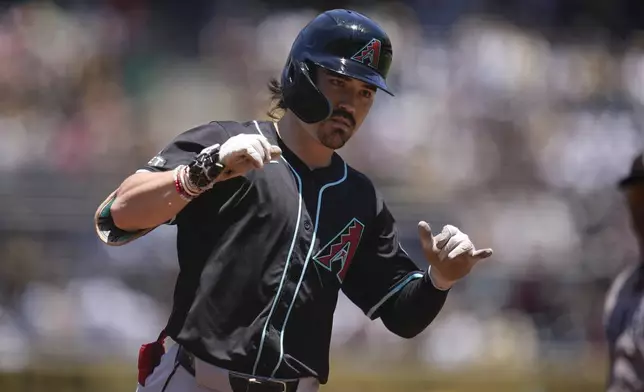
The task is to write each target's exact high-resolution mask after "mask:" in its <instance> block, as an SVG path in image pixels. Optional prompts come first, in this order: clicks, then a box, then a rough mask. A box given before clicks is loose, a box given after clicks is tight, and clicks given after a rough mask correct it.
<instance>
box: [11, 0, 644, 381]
mask: <svg viewBox="0 0 644 392" xmlns="http://www.w3.org/2000/svg"><path fill="white" fill-rule="evenodd" d="M1 4H2V5H1V6H0V7H1V8H0V216H1V218H0V370H4V371H5V372H6V373H7V374H9V373H11V372H22V371H27V369H31V368H33V367H37V368H42V367H43V366H44V367H51V366H52V365H65V366H66V365H70V366H72V365H74V364H80V363H83V364H96V365H97V366H103V364H105V363H110V364H114V363H117V364H121V365H123V366H125V367H130V368H131V369H130V370H132V369H134V366H135V362H134V361H135V357H136V355H137V352H138V346H139V345H140V344H141V343H143V342H146V341H149V340H151V339H154V338H155V337H156V334H157V331H158V329H159V328H161V327H162V326H163V325H164V322H165V319H166V317H167V314H168V310H169V305H170V302H169V301H170V299H171V294H172V289H173V284H174V277H175V274H176V265H175V259H174V239H173V232H174V231H173V230H174V229H173V228H171V227H162V228H159V229H157V230H155V231H154V232H152V233H151V234H149V235H148V236H147V237H145V238H143V239H141V240H139V241H137V242H135V243H132V244H129V245H127V246H126V247H123V248H108V247H105V246H102V245H101V244H99V242H98V240H97V239H96V237H95V235H94V232H93V228H92V215H93V213H94V210H95V208H96V207H97V205H98V204H99V203H100V202H101V201H102V199H103V198H104V197H105V196H106V195H107V193H108V192H110V191H111V190H112V189H113V188H114V187H115V186H117V185H118V183H119V182H120V181H121V180H122V179H123V178H124V177H125V176H127V175H128V174H130V173H132V172H133V171H134V170H136V169H137V168H138V167H139V166H140V165H142V164H144V163H145V162H147V160H148V159H149V158H150V157H152V156H153V155H155V153H156V152H157V151H158V150H159V149H160V148H162V147H163V146H164V145H165V144H166V143H167V142H168V141H169V140H170V139H171V138H172V137H173V136H174V135H176V134H178V133H180V132H182V131H184V130H186V129H188V128H190V127H192V126H194V125H197V124H200V123H203V122H207V121H210V120H215V119H219V120H223V119H235V120H248V119H253V118H260V117H261V118H266V115H265V112H266V110H267V109H268V107H267V102H268V101H267V99H268V90H267V88H266V83H267V82H268V79H269V78H270V77H273V76H276V75H278V73H279V71H280V70H281V67H282V66H283V64H284V60H285V56H286V54H287V52H288V50H289V48H290V44H291V42H292V40H293V39H294V37H295V34H296V33H297V31H298V30H299V29H300V28H301V27H302V26H303V25H304V24H305V23H306V22H307V21H308V20H309V19H311V18H312V17H313V16H314V15H316V14H317V13H318V12H319V11H321V10H323V9H328V8H335V7H347V8H354V9H356V10H358V11H362V12H365V13H367V14H368V15H370V16H371V17H373V18H374V19H376V20H378V21H379V22H381V24H382V25H383V26H384V27H385V28H386V29H387V30H388V31H389V32H390V35H391V37H392V40H393V43H394V63H393V66H392V75H391V79H390V80H391V82H390V86H392V88H393V90H394V92H395V94H396V97H394V98H391V97H387V96H385V95H380V96H378V98H377V102H376V104H375V105H374V108H373V110H372V113H371V115H370V117H369V118H368V120H367V122H366V123H365V125H364V126H363V128H362V129H361V130H360V132H359V133H358V135H357V136H356V137H355V138H354V140H353V141H352V142H350V143H349V145H348V146H347V147H346V148H345V149H344V150H342V151H341V154H342V156H343V157H344V158H345V159H346V160H347V161H348V162H349V163H350V164H352V165H353V166H354V167H356V168H357V169H359V170H362V171H364V172H365V173H367V174H368V175H370V176H371V177H372V178H373V179H374V181H375V182H376V184H377V185H378V186H379V187H380V188H381V189H382V191H383V193H384V194H385V195H386V197H387V200H388V202H389V204H390V205H391V207H392V210H393V211H394V213H395V214H396V216H397V217H398V220H399V224H400V228H401V231H402V232H403V234H404V237H405V241H404V244H405V247H406V249H407V250H408V251H409V252H410V253H412V254H413V255H415V256H416V258H417V259H418V261H419V264H420V265H422V263H423V260H422V258H421V256H420V254H419V246H418V245H419V244H418V241H417V237H416V222H417V221H418V220H419V219H425V220H428V221H429V222H430V223H432V224H433V226H434V229H435V230H436V229H439V228H440V227H441V226H442V225H443V224H446V223H451V224H455V225H457V226H459V227H462V228H463V229H464V231H466V232H468V233H469V234H470V236H471V237H472V238H473V239H474V240H475V243H478V244H481V245H485V246H491V247H492V248H494V250H495V256H494V258H493V259H492V260H490V261H488V262H485V264H482V265H480V267H479V268H477V269H476V270H475V272H474V273H473V274H472V275H471V276H470V277H469V278H468V279H467V280H466V281H464V282H461V283H459V284H458V285H457V287H455V288H454V290H453V293H452V294H451V295H450V298H449V300H448V302H447V305H446V307H445V309H444V311H443V313H442V314H441V315H440V316H439V317H438V319H437V320H436V321H435V323H434V324H433V325H432V326H431V327H430V328H429V329H428V330H427V331H426V332H425V333H423V334H422V335H421V336H419V337H417V338H416V339H414V340H411V341H404V340H401V339H399V338H396V337H395V336H393V335H391V334H390V333H388V332H386V330H385V329H384V327H383V326H382V324H381V323H380V322H375V323H369V322H368V321H367V319H366V318H365V317H364V316H363V315H362V314H360V313H359V310H358V309H357V308H356V307H354V306H353V305H351V304H350V303H348V302H347V301H346V300H345V299H344V298H341V301H340V303H339V304H338V311H337V314H336V330H335V335H334V348H333V352H334V358H336V360H337V361H338V363H342V362H343V361H351V363H354V364H355V363H360V366H364V369H375V368H376V367H375V366H378V365H382V366H385V368H387V366H389V365H392V364H401V363H405V364H412V365H409V366H411V368H414V369H424V370H419V372H420V373H422V372H423V371H427V372H428V374H429V372H437V373H441V372H444V374H459V373H458V372H460V371H463V372H465V371H469V369H472V368H480V367H483V368H486V369H487V368H492V369H498V368H500V369H504V370H505V371H506V372H508V371H509V372H510V373H512V372H516V374H523V373H522V372H526V371H528V372H529V371H531V370H535V369H544V368H553V367H554V368H557V369H560V370H562V369H564V373H565V372H566V370H565V369H572V370H570V371H569V372H568V376H569V377H570V378H571V379H573V380H577V381H580V380H586V379H588V378H590V379H592V383H593V384H592V385H595V387H596V388H600V387H601V383H602V382H603V376H602V372H603V371H604V369H603V368H602V363H603V361H604V360H605V351H604V350H605V349H604V340H603V336H602V324H601V323H602V319H601V313H602V301H603V297H604V294H605V292H606V289H607V287H608V284H609V282H610V280H611V279H612V278H613V277H614V276H615V275H616V273H617V271H618V270H619V269H620V268H622V267H623V266H624V265H625V264H626V263H630V262H634V261H635V260H636V258H637V257H638V249H637V246H636V243H635V241H634V238H633V236H632V234H631V233H630V230H629V222H628V219H627V215H626V213H625V209H624V207H623V205H622V199H621V195H620V194H619V193H618V192H617V191H616V189H615V187H614V185H615V182H616V181H617V180H618V179H619V178H620V177H621V176H622V175H624V174H626V173H627V171H628V169H629V165H630V161H631V159H632V157H633V156H634V155H635V154H636V153H637V152H638V150H639V149H640V148H641V147H642V143H641V141H642V139H641V135H642V134H641V131H642V103H644V34H643V32H644V25H643V24H644V3H643V2H641V0H640V1H637V0H633V1H617V0H614V1H599V0H595V1H565V2H564V1H556V0H523V1H518V0H515V1H508V0H506V1H500V0H497V1H493V0H487V1H486V0H449V1H447V0H431V1H430V0H407V1H398V2H389V1H366V0H364V1H355V2H346V1H326V2H323V1H285V0H281V1H265V2H262V1H251V0H235V1H231V0H219V1H215V0H210V1H206V0H193V1H190V2H182V1H170V0H163V1H160V0H157V1H147V0H104V1H101V0H94V1H80V0H77V1H73V0H68V1H13V2H7V1H5V2H2V3H1ZM638 23H639V25H638ZM105 366H107V365H105ZM338 368H340V367H339V366H338ZM337 372H340V373H341V369H338V371H337ZM432 374H433V373H432ZM486 375H487V377H488V378H489V379H491V380H494V379H495V378H501V377H502V376H501V375H500V374H499V373H495V372H494V371H489V372H488V373H486ZM458 379H459V377H458V376H453V377H452V378H451V379H450V380H452V381H454V382H458ZM3 380H5V381H6V382H7V384H6V386H7V387H6V388H7V389H5V387H2V385H3V384H2V382H3ZM7 380H8V379H6V378H2V377H0V390H2V391H5V390H8V391H10V390H12V389H10V387H9V385H14V388H15V390H16V391H18V390H20V391H23V390H24V391H34V390H40V389H38V388H37V387H34V386H33V385H35V384H20V385H22V387H17V386H15V385H18V384H10V383H11V382H13V381H7ZM14 381H15V380H14ZM448 381H449V380H448ZM448 381H446V382H448ZM128 382H131V383H132V384H131V385H132V387H133V386H134V383H135V381H134V378H131V379H128ZM333 382H334V381H333V372H332V378H331V384H332V385H333ZM427 382H428V381H427ZM29 385H32V386H31V387H30V386H29ZM79 385H81V384H79ZM362 385H365V384H362ZM423 385H430V386H431V385H436V384H431V382H428V384H423ZM480 385H481V384H479V386H480ZM531 385H532V387H531V388H525V389H518V388H515V389H508V390H513V391H519V390H521V391H523V390H525V391H528V390H529V391H550V390H552V391H554V390H558V389H554V387H553V388H550V387H547V386H546V385H545V384H538V383H537V384H531ZM539 385H540V386H539ZM30 388H31V389H30ZM34 388H35V389H34ZM75 388H77V389H76V390H79V391H80V390H86V389H85V388H84V387H82V385H81V386H78V385H77V386H76V387H75ZM392 388H394V387H392ZM50 390H51V389H50ZM61 390H64V389H61ZM132 390H133V389H132ZM351 390H362V389H359V388H358V387H354V389H351ZM364 390H367V389H366V388H365V389H364ZM369 390H375V389H369ZM383 390H384V389H383ZM387 390H403V389H395V388H394V389H387ZM405 390H412V387H406V389H405ZM414 390H415V389H414ZM418 390H421V389H418ZM423 390H430V389H429V387H428V389H423ZM436 390H439V389H436ZM496 390H501V389H496ZM561 390H569V391H570V390H584V391H587V390H589V389H588V388H587V387H586V386H584V387H579V389H576V387H570V388H568V389H561ZM596 390H600V389H596Z"/></svg>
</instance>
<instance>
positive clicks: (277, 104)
mask: <svg viewBox="0 0 644 392" xmlns="http://www.w3.org/2000/svg"><path fill="white" fill-rule="evenodd" d="M268 91H270V93H271V105H272V106H271V108H270V110H269V111H268V113H267V114H268V116H269V117H270V118H271V119H273V120H279V119H280V118H281V117H282V116H283V115H284V111H285V110H286V102H284V91H283V89H282V85H281V83H280V82H279V80H277V79H276V78H272V79H271V80H270V81H269V82H268Z"/></svg>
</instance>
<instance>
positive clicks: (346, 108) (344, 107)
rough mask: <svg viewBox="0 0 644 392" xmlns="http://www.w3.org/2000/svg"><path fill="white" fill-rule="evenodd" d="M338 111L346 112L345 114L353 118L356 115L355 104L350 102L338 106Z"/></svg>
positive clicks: (343, 102)
mask: <svg viewBox="0 0 644 392" xmlns="http://www.w3.org/2000/svg"><path fill="white" fill-rule="evenodd" d="M338 109H341V110H344V111H345V112H347V113H349V114H351V116H353V115H354V114H355V113H356V108H355V106H354V105H353V103H351V102H348V101H342V102H340V103H339V104H338Z"/></svg>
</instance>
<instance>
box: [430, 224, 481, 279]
mask: <svg viewBox="0 0 644 392" xmlns="http://www.w3.org/2000/svg"><path fill="white" fill-rule="evenodd" d="M418 232H419V235H420V240H421V243H422V247H423V253H424V254H425V258H426V259H427V261H428V262H429V264H430V278H431V279H432V282H434V284H435V286H437V287H438V288H440V289H447V288H449V287H451V286H452V285H453V284H454V283H456V281H458V280H459V279H461V278H463V277H464V276H466V275H467V274H469V273H470V271H471V270H472V268H473V267H474V265H475V264H476V263H477V262H478V261H480V260H483V259H486V258H488V257H490V256H492V253H493V252H492V249H489V248H487V249H480V250H477V249H476V248H475V247H474V244H473V243H472V241H471V240H470V238H469V236H468V235H467V234H465V233H463V232H462V231H460V230H459V229H458V228H457V227H455V226H452V225H446V226H445V227H443V231H441V233H440V234H438V235H437V236H436V237H434V236H433V235H432V229H431V227H430V226H429V224H428V223H427V222H424V221H421V222H419V223H418Z"/></svg>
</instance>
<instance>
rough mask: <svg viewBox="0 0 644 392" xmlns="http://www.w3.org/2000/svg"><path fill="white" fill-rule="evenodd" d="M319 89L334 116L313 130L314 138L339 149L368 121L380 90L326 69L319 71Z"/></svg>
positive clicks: (319, 69)
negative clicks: (329, 103)
mask: <svg viewBox="0 0 644 392" xmlns="http://www.w3.org/2000/svg"><path fill="white" fill-rule="evenodd" d="M316 76H317V86H318V88H319V89H320V91H321V92H322V93H323V94H324V95H325V96H326V98H327V99H328V100H329V102H331V107H332V109H333V112H332V114H331V116H330V117H329V118H328V119H326V120H324V121H322V122H319V123H317V124H313V127H312V128H311V130H312V131H313V133H314V136H315V137H316V138H317V139H318V140H319V141H320V143H322V144H323V145H325V146H326V147H328V148H331V149H334V150H336V149H338V148H341V147H342V146H344V144H345V143H346V142H347V141H348V140H349V139H350V138H351V136H353V134H354V133H355V132H356V131H357V130H358V128H360V125H362V123H363V122H364V119H365V118H366V117H367V114H368V113H369V110H370V109H371V105H373V100H374V98H375V96H376V88H375V87H373V86H371V85H369V84H366V83H364V82H361V81H359V80H357V79H353V78H349V77H346V76H343V75H340V74H337V73H334V72H331V71H328V70H325V69H323V68H318V69H317V75H316Z"/></svg>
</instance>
